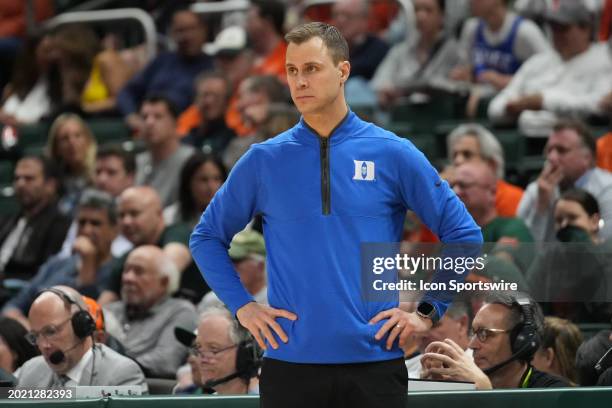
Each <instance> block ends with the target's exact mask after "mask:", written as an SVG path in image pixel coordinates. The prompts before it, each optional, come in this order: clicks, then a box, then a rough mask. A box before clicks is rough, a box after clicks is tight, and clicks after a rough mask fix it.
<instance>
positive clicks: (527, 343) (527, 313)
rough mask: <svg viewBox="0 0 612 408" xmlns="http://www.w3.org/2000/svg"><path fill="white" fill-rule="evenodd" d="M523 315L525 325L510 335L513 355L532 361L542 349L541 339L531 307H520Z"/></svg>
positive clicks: (517, 327)
mask: <svg viewBox="0 0 612 408" xmlns="http://www.w3.org/2000/svg"><path fill="white" fill-rule="evenodd" d="M519 306H520V307H521V312H522V314H523V319H524V321H523V323H521V324H519V325H517V326H516V328H515V329H514V330H512V332H511V334H510V336H511V337H510V340H511V341H512V353H513V354H515V355H516V357H517V358H519V359H523V360H527V361H529V360H531V358H532V357H533V355H534V354H535V353H536V351H538V349H539V348H540V337H539V336H538V333H537V330H536V327H535V323H534V321H533V317H532V314H531V309H530V308H529V305H520V304H519Z"/></svg>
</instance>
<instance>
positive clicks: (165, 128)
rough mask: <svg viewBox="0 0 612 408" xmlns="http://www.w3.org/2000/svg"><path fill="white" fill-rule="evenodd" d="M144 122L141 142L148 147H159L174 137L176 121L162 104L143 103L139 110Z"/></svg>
mask: <svg viewBox="0 0 612 408" xmlns="http://www.w3.org/2000/svg"><path fill="white" fill-rule="evenodd" d="M140 116H141V117H142V120H143V121H144V133H143V135H142V137H143V140H144V141H145V142H146V143H147V144H148V145H150V146H155V145H159V144H162V143H165V142H167V141H168V140H169V139H171V138H174V137H176V135H175V128H176V120H175V119H174V117H173V116H172V114H171V113H170V111H169V110H168V107H167V106H166V104H165V103H163V102H152V103H145V104H143V105H142V108H141V109H140Z"/></svg>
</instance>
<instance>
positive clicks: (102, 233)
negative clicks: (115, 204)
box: [77, 207, 117, 254]
mask: <svg viewBox="0 0 612 408" xmlns="http://www.w3.org/2000/svg"><path fill="white" fill-rule="evenodd" d="M77 225H78V230H77V235H78V236H84V237H87V238H88V239H89V240H90V241H91V243H92V244H93V245H94V246H95V247H96V250H97V252H98V253H103V254H106V253H108V252H109V251H110V247H111V244H112V242H113V240H114V239H115V237H116V236H117V227H116V226H115V225H113V224H111V222H110V220H109V219H108V213H107V212H106V210H101V209H97V208H87V207H79V211H78V214H77Z"/></svg>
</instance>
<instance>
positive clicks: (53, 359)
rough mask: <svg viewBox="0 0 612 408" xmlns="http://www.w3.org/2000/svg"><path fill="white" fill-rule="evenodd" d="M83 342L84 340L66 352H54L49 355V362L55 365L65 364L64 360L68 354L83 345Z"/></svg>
mask: <svg viewBox="0 0 612 408" xmlns="http://www.w3.org/2000/svg"><path fill="white" fill-rule="evenodd" d="M83 341H84V340H81V341H79V342H78V343H77V344H75V345H74V346H72V347H70V348H69V349H67V350H65V351H62V350H57V351H54V352H53V353H51V354H50V355H49V362H50V363H51V364H53V365H58V364H60V363H63V362H64V360H65V359H66V353H67V352H69V351H71V350H74V349H75V348H77V347H78V346H79V345H80V344H81V343H83Z"/></svg>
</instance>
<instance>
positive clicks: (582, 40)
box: [550, 23, 590, 60]
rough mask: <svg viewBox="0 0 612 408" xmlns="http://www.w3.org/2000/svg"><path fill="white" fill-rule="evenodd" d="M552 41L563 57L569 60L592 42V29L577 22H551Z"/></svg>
mask: <svg viewBox="0 0 612 408" xmlns="http://www.w3.org/2000/svg"><path fill="white" fill-rule="evenodd" d="M550 29H551V31H552V37H553V38H552V41H553V46H554V47H555V50H557V52H558V53H559V55H561V58H563V59H564V60H568V59H570V58H572V57H574V56H576V55H577V54H579V53H581V52H582V51H584V50H585V49H586V48H587V47H588V46H589V43H590V29H589V28H586V27H581V26H579V25H577V24H556V23H555V24H550Z"/></svg>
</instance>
